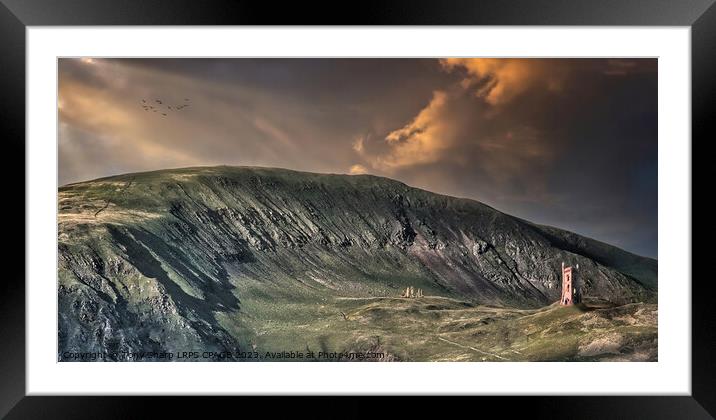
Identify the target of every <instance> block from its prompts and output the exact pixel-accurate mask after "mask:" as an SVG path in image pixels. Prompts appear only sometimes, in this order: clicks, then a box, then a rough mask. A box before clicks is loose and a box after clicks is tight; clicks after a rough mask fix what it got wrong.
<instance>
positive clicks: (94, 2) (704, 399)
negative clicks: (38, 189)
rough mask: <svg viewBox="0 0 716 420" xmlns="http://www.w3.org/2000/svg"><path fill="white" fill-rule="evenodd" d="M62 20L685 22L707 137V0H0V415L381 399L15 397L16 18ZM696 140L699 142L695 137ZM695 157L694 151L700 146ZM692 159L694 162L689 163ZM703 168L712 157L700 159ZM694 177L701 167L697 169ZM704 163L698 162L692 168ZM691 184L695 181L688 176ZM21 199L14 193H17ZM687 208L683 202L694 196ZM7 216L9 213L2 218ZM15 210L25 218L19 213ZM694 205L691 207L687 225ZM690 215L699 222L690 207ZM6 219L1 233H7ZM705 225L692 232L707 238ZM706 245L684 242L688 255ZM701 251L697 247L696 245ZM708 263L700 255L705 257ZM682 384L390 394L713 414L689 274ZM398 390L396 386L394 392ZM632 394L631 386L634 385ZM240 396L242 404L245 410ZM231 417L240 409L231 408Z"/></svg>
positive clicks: (513, 408)
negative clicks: (570, 393)
mask: <svg viewBox="0 0 716 420" xmlns="http://www.w3.org/2000/svg"><path fill="white" fill-rule="evenodd" d="M43 25H50V26H72V25H192V26H196V25H530V26H541V25H568V26H582V25H589V26H595V25H605V26H607V25H608V26H622V25H629V26H632V25H635V26H688V27H691V43H692V44H691V53H692V54H691V60H692V61H691V70H692V140H691V146H692V156H693V157H694V158H695V157H697V156H698V155H697V154H694V153H693V146H694V145H696V144H699V145H700V144H702V143H707V140H708V139H709V137H708V135H707V132H708V128H710V125H712V124H710V122H711V121H712V120H713V119H712V118H711V115H710V114H711V113H710V112H709V111H711V109H710V105H711V104H713V100H714V97H715V95H714V92H715V90H716V82H715V81H714V80H716V76H715V75H716V6H714V0H688V1H672V0H622V1H617V0H602V1H598V2H597V1H588V0H570V1H548V0H492V1H480V2H477V1H469V0H462V1H442V2H427V1H415V0H414V1H407V0H404V1H392V2H388V1H384V2H356V3H350V4H348V3H338V2H336V3H330V4H323V3H319V2H311V3H306V2H282V3H280V4H278V3H277V4H274V3H273V2H251V3H249V2H246V1H230V0H225V1H206V2H199V1H187V0H158V1H157V0H155V1H148V0H146V1H141V0H74V1H71V0H54V1H53V0H32V1H30V0H0V75H1V77H0V121H1V124H0V134H2V136H1V137H0V138H1V139H2V144H3V146H4V151H5V154H6V161H10V162H8V163H6V166H5V175H6V178H5V179H6V182H3V184H2V185H3V188H4V190H5V191H4V192H5V199H6V205H5V206H4V207H5V210H7V212H8V214H7V216H6V219H5V220H6V223H5V225H4V229H5V230H6V233H5V239H6V240H5V244H4V245H5V246H4V248H5V251H4V259H5V261H7V262H8V263H7V264H6V266H7V267H8V268H9V269H8V270H6V272H5V275H4V276H3V278H2V279H0V343H2V346H0V416H5V415H7V418H74V419H77V418H92V419H96V418H136V417H148V416H149V415H151V414H155V413H161V414H162V415H163V417H168V413H169V412H170V411H174V412H176V413H180V414H182V416H189V415H192V416H194V415H206V414H207V413H208V412H210V411H213V410H215V409H218V408H222V407H223V406H229V407H231V409H232V411H228V413H238V412H241V413H248V412H249V410H250V409H258V410H261V411H260V412H261V413H263V414H269V415H271V414H272V413H273V412H274V411H275V410H290V411H291V412H294V411H295V410H296V409H297V408H298V409H302V408H305V409H307V410H310V411H311V412H312V414H313V416H314V417H331V418H335V417H339V418H340V417H353V416H356V417H357V416H360V417H365V415H372V414H373V413H375V412H376V410H379V409H378V408H377V405H376V404H378V403H381V402H384V400H383V399H381V398H375V397H372V398H371V399H355V398H349V397H338V398H331V399H326V398H324V397H310V398H300V399H298V398H295V397H292V398H291V399H290V400H289V401H286V402H284V403H283V404H276V403H275V402H274V400H273V397H270V398H272V399H270V400H267V399H266V398H267V397H253V398H249V397H231V398H211V399H210V400H209V399H207V398H198V397H196V398H194V397H192V398H188V397H160V398H152V399H149V398H146V397H50V396H47V397H39V396H33V397H28V396H25V389H26V382H25V366H26V365H25V350H26V349H25V268H24V265H21V264H19V261H21V260H23V261H26V260H25V257H26V254H25V243H26V242H25V228H26V226H25V224H26V223H27V221H26V219H25V211H26V208H25V199H24V198H25V185H24V184H25V160H24V158H23V159H21V158H20V156H25V118H24V116H25V71H26V69H25V65H26V64H25V63H26V60H25V46H26V43H25V29H26V26H43ZM699 147H701V146H699ZM701 158H704V157H703V155H702V156H701ZM694 163H695V162H694ZM710 166H713V165H710ZM694 168H695V165H693V163H692V184H693V185H702V184H705V183H706V182H708V181H704V180H705V179H709V178H707V177H708V175H710V173H705V172H704V173H697V172H696V171H694ZM701 168H703V167H701ZM692 191H694V190H693V186H692ZM20 197H22V200H21V199H20ZM691 205H692V213H693V200H692V203H691ZM11 218H12V219H11ZM18 219H23V220H25V224H22V225H21V224H20V223H18V222H17V221H18ZM693 220H694V215H693V214H692V225H693ZM696 220H705V218H701V217H699V216H696ZM7 229H9V230H10V231H9V232H7ZM709 230H710V229H708V228H706V229H704V230H701V231H699V232H694V233H692V239H693V238H696V237H705V236H706V235H707V234H708V232H709ZM706 252H708V247H706V248H705V249H704V248H697V247H693V254H692V261H696V260H697V259H696V258H694V256H696V255H704V254H705V253H706ZM699 253H700V254H699ZM703 259H705V260H706V261H708V257H707V256H706V255H704V258H703ZM692 277H693V279H692V281H693V282H692V285H693V287H692V290H698V293H694V294H693V295H692V304H693V306H692V343H691V347H692V365H691V367H692V371H691V378H692V388H691V389H692V393H691V395H690V396H619V397H617V396H578V397H560V396H550V397H530V396H522V397H516V396H510V397H471V398H469V399H459V400H457V401H456V400H454V399H451V400H449V401H446V400H444V399H439V400H434V399H429V400H427V402H426V401H425V400H424V399H423V400H421V401H420V402H415V401H408V402H405V403H403V402H401V401H392V400H391V401H389V402H388V404H381V405H382V406H385V407H392V408H390V409H389V410H387V411H383V409H382V408H381V409H380V410H381V411H383V413H384V414H385V413H388V412H389V411H396V410H397V411H399V412H400V413H401V414H402V415H403V416H407V415H410V414H414V413H420V414H423V415H425V414H429V413H431V412H435V413H440V415H442V416H444V415H446V414H450V413H451V412H452V411H454V410H455V409H458V408H459V409H463V410H469V411H467V412H468V413H470V412H474V413H476V415H480V416H486V415H489V414H488V413H490V412H493V410H494V409H497V410H498V411H497V412H503V413H504V412H509V414H510V417H513V416H515V415H524V416H530V417H534V416H536V417H542V416H549V417H570V418H651V419H654V418H713V416H714V415H716V369H715V368H716V361H715V360H716V359H715V358H714V357H712V352H713V351H714V338H715V336H716V315H715V314H716V312H715V311H713V310H712V307H713V305H712V303H711V300H712V296H713V295H712V294H711V293H710V292H711V291H712V290H713V287H712V286H710V278H709V276H705V277H703V278H697V277H696V276H695V275H692ZM396 393H400V390H396ZM635 393H636V394H638V393H639V390H635ZM247 405H249V406H250V408H247ZM236 415H238V414H236Z"/></svg>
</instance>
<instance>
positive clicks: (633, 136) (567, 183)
mask: <svg viewBox="0 0 716 420" xmlns="http://www.w3.org/2000/svg"><path fill="white" fill-rule="evenodd" d="M58 71H59V94H58V112H59V127H58V133H59V138H58V142H59V162H58V164H59V174H58V177H59V183H60V185H65V184H67V183H72V182H78V181H84V180H90V179H95V178H99V177H103V176H109V175H116V174H122V173H128V172H137V171H147V170H156V169H164V168H178V167H188V166H212V165H247V166H267V167H281V168H288V169H294V170H300V171H309V172H321V173H343V174H373V175H379V176H385V177H389V178H393V179H396V180H399V181H402V182H404V183H406V184H408V185H411V186H414V187H418V188H423V189H426V190H429V191H433V192H437V193H441V194H447V195H451V196H456V197H466V198H471V199H475V200H478V201H481V202H483V203H485V204H488V205H490V206H492V207H495V208H496V209H498V210H500V211H503V212H505V213H508V214H512V215H514V216H517V217H521V218H524V219H527V220H530V221H533V222H537V223H541V224H547V225H551V226H556V227H560V228H564V229H567V230H571V231H573V232H577V233H580V234H583V235H586V236H589V237H592V238H595V239H598V240H601V241H604V242H607V243H610V244H613V245H616V246H618V247H620V248H623V249H625V250H628V251H631V252H634V253H636V254H639V255H643V256H649V257H653V258H656V256H657V214H658V212H657V184H658V183H657V60H656V59H625V58H618V59H617V58H615V59H608V58H600V59H564V58H554V59H529V58H527V59H520V58H419V59H405V58H371V59H365V58H343V59H336V58H211V59H209V58H177V59H174V58H155V59H147V58H124V59H114V58H112V59H110V58H89V57H85V58H60V59H59V63H58ZM157 101H161V102H162V103H161V104H159V103H158V102H157ZM181 105H188V106H186V107H182V106H181ZM150 106H152V107H154V108H149V107H150ZM168 107H172V109H169V108H168ZM178 107H180V108H181V109H177V108H178ZM145 108H146V109H145ZM155 110H157V112H154V111H155ZM162 114H166V115H162Z"/></svg>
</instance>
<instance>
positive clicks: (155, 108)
mask: <svg viewBox="0 0 716 420" xmlns="http://www.w3.org/2000/svg"><path fill="white" fill-rule="evenodd" d="M190 102H191V101H190V100H189V98H184V103H183V104H181V105H165V104H164V102H163V101H162V100H161V99H155V100H154V105H150V104H151V103H152V102H151V101H147V100H146V99H142V108H144V110H145V111H146V112H158V113H160V114H162V116H164V117H166V116H167V112H170V111H175V112H176V111H181V110H182V109H184V108H186V107H188V106H189V105H190Z"/></svg>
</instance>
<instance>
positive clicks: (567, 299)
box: [559, 263, 580, 306]
mask: <svg viewBox="0 0 716 420" xmlns="http://www.w3.org/2000/svg"><path fill="white" fill-rule="evenodd" d="M579 302H580V295H579V289H578V287H577V282H576V279H575V278H574V270H573V269H572V267H565V266H564V263H562V297H561V298H560V299H559V304H560V305H562V306H568V305H574V304H575V303H579Z"/></svg>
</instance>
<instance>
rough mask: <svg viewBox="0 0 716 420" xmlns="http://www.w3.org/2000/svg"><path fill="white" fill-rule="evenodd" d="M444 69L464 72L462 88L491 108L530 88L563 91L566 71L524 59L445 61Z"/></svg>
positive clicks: (460, 59)
mask: <svg viewBox="0 0 716 420" xmlns="http://www.w3.org/2000/svg"><path fill="white" fill-rule="evenodd" d="M440 64H441V65H442V67H443V68H444V69H445V70H446V71H448V72H453V71H462V72H463V73H464V78H463V80H462V83H461V85H462V87H463V88H466V89H473V90H474V92H475V95H477V96H478V97H481V98H483V99H484V100H485V101H487V102H488V103H490V104H491V105H504V104H506V103H508V102H510V101H511V100H512V99H513V98H514V97H515V96H517V95H519V94H521V93H523V92H525V91H526V90H528V89H529V88H530V87H533V86H535V85H541V86H542V87H544V88H546V89H548V90H554V91H558V90H560V89H561V87H562V83H561V79H562V76H563V69H562V68H560V67H561V66H559V65H555V64H554V63H548V62H547V61H546V60H535V59H525V58H444V59H441V60H440Z"/></svg>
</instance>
